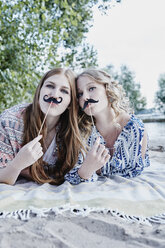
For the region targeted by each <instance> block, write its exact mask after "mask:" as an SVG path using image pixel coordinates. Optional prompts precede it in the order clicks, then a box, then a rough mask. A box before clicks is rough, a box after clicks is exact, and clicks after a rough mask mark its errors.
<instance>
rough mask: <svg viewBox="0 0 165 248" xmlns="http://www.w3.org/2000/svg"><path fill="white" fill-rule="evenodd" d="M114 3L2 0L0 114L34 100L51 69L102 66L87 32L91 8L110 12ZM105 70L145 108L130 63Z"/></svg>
mask: <svg viewBox="0 0 165 248" xmlns="http://www.w3.org/2000/svg"><path fill="white" fill-rule="evenodd" d="M112 2H114V1H112V0H82V1H77V0H12V1H10V0H0V26H1V29H0V112H2V111H3V110H4V109H6V108H8V107H10V106H13V105H15V104H17V103H21V102H30V101H31V100H32V98H33V95H34V92H35V89H36V86H37V85H38V83H39V80H40V78H41V76H42V75H43V73H45V72H46V71H47V70H49V69H51V68H53V67H58V66H64V67H70V68H72V69H74V70H76V71H79V70H80V69H82V68H86V67H96V66H98V64H97V51H96V50H95V49H94V47H93V46H90V45H89V44H88V42H87V40H86V36H85V35H86V34H87V32H88V31H89V29H90V27H91V26H92V22H93V12H92V7H93V6H94V5H97V6H98V8H99V9H100V11H102V12H103V14H106V12H107V11H110V7H111V4H112ZM116 2H118V3H119V2H120V0H116ZM105 70H107V71H108V72H109V73H110V74H112V76H113V77H114V79H116V80H118V81H119V82H120V83H121V84H122V85H123V87H124V88H125V90H126V92H127V95H128V97H129V98H130V101H131V103H132V106H133V107H134V108H135V111H139V110H141V109H144V108H145V106H146V99H145V98H144V97H142V96H141V93H140V84H139V83H136V82H135V79H134V78H135V75H134V73H133V72H131V71H130V70H129V69H128V68H127V66H126V65H123V66H121V68H120V72H116V71H115V70H114V68H113V66H112V65H109V66H107V67H106V68H105ZM157 98H159V99H160V96H159V94H158V95H157Z"/></svg>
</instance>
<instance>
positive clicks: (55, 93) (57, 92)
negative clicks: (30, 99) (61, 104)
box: [50, 88, 60, 98]
mask: <svg viewBox="0 0 165 248" xmlns="http://www.w3.org/2000/svg"><path fill="white" fill-rule="evenodd" d="M50 95H51V96H52V97H54V98H58V97H60V91H59V89H57V88H55V89H52V91H51V93H50Z"/></svg>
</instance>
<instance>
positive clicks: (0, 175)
mask: <svg viewBox="0 0 165 248" xmlns="http://www.w3.org/2000/svg"><path fill="white" fill-rule="evenodd" d="M20 172H21V169H20V168H19V166H17V164H16V163H15V162H14V160H13V161H11V162H10V163H9V164H8V165H7V166H6V167H5V168H1V169H0V182H1V183H6V184H10V185H13V184H15V182H16V180H17V178H18V176H19V174H20Z"/></svg>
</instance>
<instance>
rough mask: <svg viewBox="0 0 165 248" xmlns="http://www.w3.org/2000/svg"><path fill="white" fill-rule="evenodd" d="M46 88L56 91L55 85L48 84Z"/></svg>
mask: <svg viewBox="0 0 165 248" xmlns="http://www.w3.org/2000/svg"><path fill="white" fill-rule="evenodd" d="M46 87H47V88H50V89H54V85H53V84H47V85H46Z"/></svg>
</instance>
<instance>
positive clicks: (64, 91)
mask: <svg viewBox="0 0 165 248" xmlns="http://www.w3.org/2000/svg"><path fill="white" fill-rule="evenodd" d="M61 92H62V93H64V94H69V91H68V90H66V89H61Z"/></svg>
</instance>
